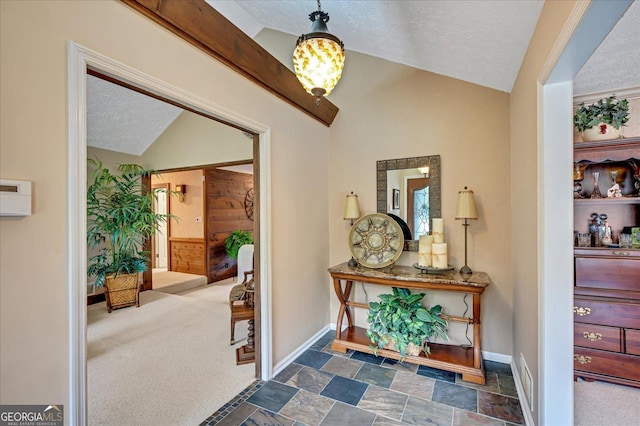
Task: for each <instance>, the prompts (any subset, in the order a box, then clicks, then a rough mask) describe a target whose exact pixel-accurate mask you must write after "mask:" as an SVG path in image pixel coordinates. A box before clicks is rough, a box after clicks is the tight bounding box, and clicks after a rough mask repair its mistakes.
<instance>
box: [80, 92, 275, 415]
mask: <svg viewBox="0 0 640 426" xmlns="http://www.w3.org/2000/svg"><path fill="white" fill-rule="evenodd" d="M80 97H82V96H80ZM199 115H200V116H202V114H199ZM208 118H209V119H210V118H211V117H208ZM251 135H252V136H251V138H250V140H249V143H250V145H251V149H250V152H251V154H252V156H253V155H254V154H255V155H256V157H257V155H258V154H259V153H260V152H261V149H260V146H259V142H260V138H259V137H258V136H257V135H256V133H251ZM76 137H77V135H76ZM244 137H245V139H246V136H244ZM84 149H86V146H85V148H83V150H81V152H82V151H84ZM256 157H254V158H253V164H254V165H253V167H254V171H256V172H257V173H254V176H255V180H254V182H255V186H256V200H255V204H254V206H253V208H254V209H255V211H256V215H255V217H256V219H258V218H260V217H261V216H260V209H259V193H260V191H259V188H260V185H259V183H260V180H259V172H260V169H259V161H258V160H259V159H258V158H256ZM81 161H82V163H84V162H85V159H82V160H81ZM76 167H78V165H76ZM85 179H86V175H85ZM85 184H86V182H82V179H81V181H80V182H76V185H78V186H79V187H81V188H82V187H83V186H84V185H85ZM79 192H80V191H79ZM82 192H84V191H82ZM263 193H264V192H263ZM82 210H84V207H83V206H82ZM80 216H82V215H80ZM81 220H82V219H81ZM256 222H257V221H256ZM255 233H256V235H260V228H259V224H258V223H256V226H255ZM258 240H259V239H258ZM257 243H258V245H259V241H257ZM74 252H75V253H78V252H79V253H80V254H81V255H82V253H83V252H84V254H85V256H84V257H86V248H84V250H83V249H82V248H81V245H79V246H78V247H75V249H74ZM259 256H260V250H259V249H258V250H256V258H257V259H256V264H257V267H256V278H257V279H256V282H257V283H256V284H257V285H256V292H257V295H256V296H257V297H256V299H257V300H256V303H257V305H258V308H257V313H256V316H257V317H258V318H257V319H256V323H255V327H256V328H257V329H259V327H260V325H261V321H260V320H259V318H260V315H261V314H260V312H261V311H260V303H261V301H260V299H259V296H258V294H259V292H260V290H261V286H260V284H261V280H260V277H261V274H260V267H259V263H260V262H259V259H260V257H259ZM83 296H84V297H83ZM75 299H76V300H82V299H84V305H86V293H84V295H83V294H76V297H75ZM79 307H80V308H81V309H82V304H78V303H76V306H75V309H76V310H77V309H78V308H79ZM225 308H226V309H227V310H228V307H226V306H225ZM131 312H135V310H133V309H132V310H131ZM86 315H87V313H86V312H84V313H81V312H77V316H78V317H79V319H80V321H78V322H74V327H76V329H79V330H80V333H79V335H78V337H79V339H78V340H79V343H80V345H78V346H77V347H76V349H77V351H76V352H75V354H77V353H83V352H84V349H82V346H83V345H84V342H83V340H84V339H83V333H82V331H81V330H82V329H84V327H85V326H86ZM223 322H224V321H223ZM134 324H135V327H138V326H139V323H137V322H136V323H134ZM216 325H217V324H216ZM219 325H220V327H222V328H224V332H225V334H226V333H227V332H228V323H226V322H224V324H223V323H220V324H219ZM225 342H226V343H225ZM256 343H257V346H258V348H257V349H256V352H257V355H258V356H257V360H256V363H255V368H254V366H250V367H251V373H252V374H251V378H252V379H253V378H255V377H259V376H260V371H261V369H260V367H261V357H260V356H259V355H260V354H261V348H262V346H261V339H260V337H259V335H258V337H257V339H256ZM221 344H225V345H227V346H228V338H227V339H221ZM194 346H195V343H194ZM102 349H104V351H102V350H99V351H98V352H107V351H108V350H107V348H102ZM110 349H111V348H109V350H110ZM156 351H157V352H158V354H159V355H161V352H162V349H161V347H160V346H158V347H156ZM87 355H88V356H92V355H95V353H94V352H91V351H90V350H88V348H87ZM98 355H101V353H99V354H98ZM203 355H208V354H203ZM76 356H77V355H76ZM83 361H84V362H86V359H85V360H79V359H76V360H75V365H79V366H80V368H77V369H76V373H75V374H78V371H80V377H82V371H83V368H82V367H81V366H82V363H83ZM148 361H150V359H149V358H147V359H146V361H145V362H148ZM209 364H211V362H210V363H209ZM85 380H86V379H85ZM172 385H173V384H172ZM82 386H85V385H83V384H82V383H80V387H81V388H82ZM129 386H131V387H132V385H131V384H129ZM166 387H171V386H169V385H168V384H167V386H166ZM105 388H108V387H105ZM90 389H91V387H90ZM94 389H95V388H94ZM225 391H228V392H230V395H229V397H228V398H227V399H225V400H224V402H226V401H227V400H228V399H230V397H232V396H234V395H235V394H237V393H238V391H237V390H230V389H229V387H228V386H218V388H217V390H216V392H225ZM81 392H82V393H84V392H83V391H82V390H81ZM153 393H155V392H151V390H150V389H147V390H146V391H143V392H142V393H140V395H142V396H144V398H145V401H147V402H148V398H149V395H151V394H153ZM74 394H77V393H76V392H74ZM206 396H207V395H204V396H203V397H206ZM83 398H84V397H83V396H80V399H81V400H82V399H83ZM192 403H193V401H189V404H186V405H185V409H188V408H189V407H191V405H192ZM221 405H222V404H219V405H216V403H214V404H212V405H211V406H210V407H209V408H208V410H209V411H208V413H207V415H209V414H211V413H213V412H214V411H215V410H217V409H218V408H219V407H220V406H221ZM156 408H157V406H156ZM82 416H86V414H84V415H81V417H82ZM204 418H206V416H204V417H202V418H201V419H200V420H204ZM146 420H149V419H148V418H147V419H146Z"/></svg>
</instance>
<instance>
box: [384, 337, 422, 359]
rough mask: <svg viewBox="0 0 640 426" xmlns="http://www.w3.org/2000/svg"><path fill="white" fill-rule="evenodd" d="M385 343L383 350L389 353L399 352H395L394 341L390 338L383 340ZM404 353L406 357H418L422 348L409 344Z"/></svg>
mask: <svg viewBox="0 0 640 426" xmlns="http://www.w3.org/2000/svg"><path fill="white" fill-rule="evenodd" d="M385 341H386V342H387V343H386V344H385V345H384V348H385V349H388V350H390V351H396V352H399V351H398V350H396V341H395V340H394V339H392V338H391V337H387V338H385ZM405 352H406V353H407V356H418V355H420V352H422V346H417V345H415V344H413V343H411V342H409V343H408V344H407V349H406V350H405Z"/></svg>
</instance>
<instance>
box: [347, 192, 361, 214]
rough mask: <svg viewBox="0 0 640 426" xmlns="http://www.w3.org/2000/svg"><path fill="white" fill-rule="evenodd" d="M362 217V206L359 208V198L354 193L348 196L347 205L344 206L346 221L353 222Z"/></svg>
mask: <svg viewBox="0 0 640 426" xmlns="http://www.w3.org/2000/svg"><path fill="white" fill-rule="evenodd" d="M359 217H360V206H358V196H357V195H356V194H354V193H353V192H352V193H351V194H348V195H347V203H346V204H345V206H344V219H345V220H350V219H351V220H353V219H357V218H359Z"/></svg>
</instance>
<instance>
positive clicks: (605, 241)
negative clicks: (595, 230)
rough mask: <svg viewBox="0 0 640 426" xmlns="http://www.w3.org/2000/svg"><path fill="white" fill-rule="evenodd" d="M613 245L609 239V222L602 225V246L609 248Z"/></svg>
mask: <svg viewBox="0 0 640 426" xmlns="http://www.w3.org/2000/svg"><path fill="white" fill-rule="evenodd" d="M611 244H613V239H612V238H611V227H610V226H609V222H605V223H604V236H603V237H602V245H603V246H610V245H611Z"/></svg>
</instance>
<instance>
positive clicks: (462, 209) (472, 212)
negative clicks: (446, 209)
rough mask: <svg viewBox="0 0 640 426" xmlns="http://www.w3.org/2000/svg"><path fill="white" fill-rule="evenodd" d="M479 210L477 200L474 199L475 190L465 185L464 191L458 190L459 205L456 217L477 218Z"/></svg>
mask: <svg viewBox="0 0 640 426" xmlns="http://www.w3.org/2000/svg"><path fill="white" fill-rule="evenodd" d="M477 218H478V211H477V210H476V202H475V201H474V199H473V191H472V190H470V189H467V187H466V186H465V187H464V189H463V190H462V191H458V207H457V208H456V219H477Z"/></svg>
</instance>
